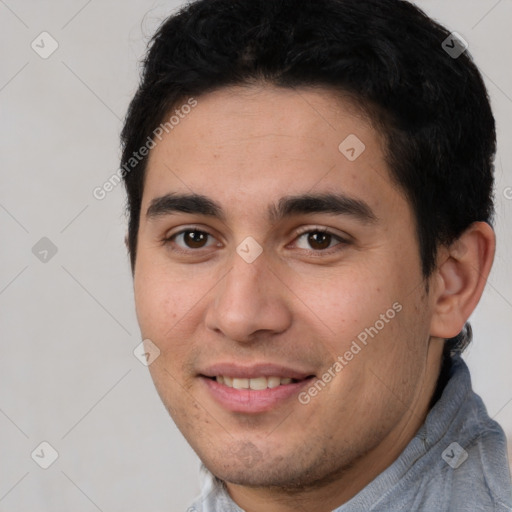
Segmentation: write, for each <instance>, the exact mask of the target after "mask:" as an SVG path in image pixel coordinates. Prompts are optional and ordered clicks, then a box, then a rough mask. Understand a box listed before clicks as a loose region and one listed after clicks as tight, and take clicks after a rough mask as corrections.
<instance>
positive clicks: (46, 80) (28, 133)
mask: <svg viewBox="0 0 512 512" xmlns="http://www.w3.org/2000/svg"><path fill="white" fill-rule="evenodd" d="M180 3H181V2H179V1H177V0H175V1H167V2H165V1H159V2H158V1H155V2H151V1H138V2H135V1H134V0H132V1H122V0H108V1H100V0H90V1H86V0H73V1H69V0H68V1H64V0H51V1H47V2H36V1H35V0H0V34H1V36H0V37H1V38H2V40H1V45H0V48H1V50H0V51H1V66H0V121H1V122H0V130H1V132H0V145H1V146H0V148H1V152H0V155H1V161H0V166H1V171H0V173H1V174H0V176H1V182H0V184H1V186H0V236H1V238H0V328H1V331H0V333H1V352H0V354H1V357H0V434H1V435H0V512H19V511H23V512H27V511H31V512H34V511H38V512H45V511H52V512H53V511H70V510H73V512H82V511H83V512H94V511H97V510H101V511H103V512H110V511H111V512H118V511H123V512H124V511H127V512H141V511H144V512H153V511H172V512H174V511H182V510H185V509H186V507H187V505H188V504H189V503H190V501H191V499H192V498H193V497H194V496H195V494H196V493H197V492H198V490H199V486H198V467H199V461H198V459H197V458H196V456H195V454H194V453H193V452H192V450H191V449H190V448H189V446H188V445H187V443H186V442H185V441H184V439H183V438H182V436H181V434H180V433H179V432H178V430H177V429H176V427H175V426H174V424H173V423H172V421H171V419H170V418H169V416H168V415H167V412H166V411H165V409H164V407H163V405H162V404H161V403H160V400H159V398H158V396H157V393H156V391H155V389H154V387H153V384H152V382H151V379H150V377H149V373H148V370H147V368H146V367H144V366H143V365H142V364H141V363H140V362H139V361H138V360H137V359H136V358H135V357H134V355H133V353H132V351H133V349H134V348H135V347H136V346H137V345H138V344H139V343H140V341H141V340H140V333H139V331H138V327H137V323H136V320H135V314H134V306H133V297H132V284H131V275H130V270H129V264H128V258H127V255H126V251H125V247H124V244H123V236H124V233H125V218H124V214H123V206H124V191H123V189H122V187H121V186H118V187H117V188H116V189H115V190H114V191H113V192H111V193H110V194H108V195H107V197H106V198H105V199H104V200H102V201H99V200H97V199H95V198H94V197H93V195H92V191H93V189H94V188H95V187H97V186H101V184H102V183H103V182H104V181H105V180H107V179H108V178H109V177H110V176H111V175H112V174H113V173H114V172H115V171H116V169H117V167H118V162H119V154H120V152H119V142H118V136H119V132H120V129H121V120H122V118H123V116H124V114H125V111H126V108H127V105H128V102H129V100H130V99H131V97H132V95H133V93H134V92H135V89H136V85H137V81H138V60H139V59H140V58H141V56H142V54H143V52H144V49H145V45H146V43H147V40H148V38H149V37H150V36H151V35H152V34H153V32H154V30H155V28H156V27H157V26H158V24H159V22H160V21H161V20H162V19H163V17H164V16H165V15H167V14H169V13H170V12H172V11H173V10H174V9H176V7H177V6H178V5H179V4H180ZM417 3H418V5H420V6H421V7H423V8H424V9H425V10H426V11H427V13H429V14H430V15H432V16H434V17H435V18H437V19H439V20H440V21H442V22H443V23H444V24H445V25H446V26H448V27H449V28H450V29H451V30H455V31H457V32H459V33H460V34H461V35H462V36H463V37H464V38H465V39H466V40H467V41H468V42H469V49H470V51H471V53H472V54H473V56H474V58H475V60H476V62H477V64H478V65H479V66H480V68H481V70H482V71H483V73H484V75H485V78H486V82H487V85H488V89H489V92H490V95H491V99H492V104H493V107H494V111H495V115H496V119H497V124H498V136H499V153H498V157H497V160H496V180H497V183H496V200H497V213H498V222H497V233H498V240H499V242H498V250H497V255H496V260H495V264H494V269H493V272H492V275H491V278H490V282H489V283H488V287H487V290H486V292H485V295H484V297H483V299H482V301H481V303H480V304H479V306H478V309H477V311H476V312H475V314H474V315H473V317H472V319H471V320H472V324H473V328H474V331H475V340H474V343H473V345H472V346H471V348H470V349H469V350H468V352H467V355H466V360H467V361H468V363H469V366H470V368H471V371H472V375H473V381H474V387H475V389H476V390H477V392H478V393H480V394H481V396H482V397H483V398H484V401H485V403H486V404H487V407H488V410H489V413H490V415H491V416H494V417H495V418H496V419H497V420H498V421H499V422H500V423H501V424H502V426H503V427H504V428H505V430H506V431H507V434H508V435H509V438H510V436H511V435H512V385H511V384H512V377H511V364H510V363H511V360H512V358H511V356H512V344H511V343H510V332H511V330H512V287H511V284H512V265H511V263H512V258H511V254H512V237H511V236H510V233H511V232H512V231H511V229H512V215H511V214H512V199H511V198H512V188H510V189H507V187H512V172H511V165H510V164H511V162H512V145H511V144H510V140H511V139H512V115H511V114H512V69H511V66H510V63H511V50H512V37H511V30H510V20H512V2H511V1H510V0H500V1H496V0H473V1H468V0H449V1H447V0H424V1H419V2H417ZM43 31H47V32H49V33H50V34H51V36H52V37H53V38H54V39H55V40H56V41H57V42H58V44H59V47H58V49H57V50H56V51H55V52H54V53H53V54H52V55H51V56H50V57H49V58H47V59H42V58H41V57H40V56H39V55H38V54H37V53H36V52H35V51H33V49H32V48H31V42H32V41H33V40H34V39H36V42H37V40H39V39H37V38H38V36H39V34H40V33H41V32H43ZM440 43H441V42H440ZM46 48H48V46H46ZM507 191H508V193H507ZM506 195H508V197H509V199H506V197H505V196H506ZM42 237H48V238H49V239H50V240H51V241H52V242H53V243H54V244H55V245H56V246H57V249H58V252H57V254H56V255H55V256H53V257H52V258H51V259H49V261H47V262H46V263H44V262H42V261H40V260H39V259H38V258H36V256H35V255H34V254H33V253H32V247H33V246H34V245H35V244H36V243H37V242H38V241H39V240H40V239H41V238H42ZM42 441H47V442H49V443H50V444H51V445H52V446H53V447H54V448H55V449H56V450H57V451H58V453H59V457H58V459H57V460H56V462H55V463H54V464H53V465H51V466H50V467H49V468H48V469H46V470H45V469H42V468H40V467H39V466H38V465H37V464H36V463H35V462H34V460H33V459H32V458H31V453H32V452H33V450H34V449H35V448H36V447H38V445H39V444H40V443H41V442H42ZM38 453H40V452H38ZM47 454H48V452H47V453H46V455H45V456H47Z"/></svg>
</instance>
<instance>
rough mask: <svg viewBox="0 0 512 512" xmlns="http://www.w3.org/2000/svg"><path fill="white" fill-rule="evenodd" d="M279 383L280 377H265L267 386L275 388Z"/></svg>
mask: <svg viewBox="0 0 512 512" xmlns="http://www.w3.org/2000/svg"><path fill="white" fill-rule="evenodd" d="M279 385H281V379H280V378H279V377H269V378H268V379H267V386H268V387H269V388H270V389H272V388H277V386H279Z"/></svg>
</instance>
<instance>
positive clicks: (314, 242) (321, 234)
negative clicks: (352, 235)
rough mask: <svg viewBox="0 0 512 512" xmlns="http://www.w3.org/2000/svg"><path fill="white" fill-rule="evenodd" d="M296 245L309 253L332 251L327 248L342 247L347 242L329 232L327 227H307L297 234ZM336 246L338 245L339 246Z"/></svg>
mask: <svg viewBox="0 0 512 512" xmlns="http://www.w3.org/2000/svg"><path fill="white" fill-rule="evenodd" d="M297 240H298V242H296V243H297V247H299V249H304V250H306V251H309V252H310V253H315V252H316V253H321V252H325V253H327V252H329V253H330V252H334V251H327V249H331V248H333V247H334V248H335V249H334V250H337V249H342V248H343V247H345V246H346V245H347V244H348V243H349V242H348V241H347V240H345V239H343V238H341V237H340V236H339V235H335V234H334V233H331V232H329V231H328V230H327V229H309V230H303V231H302V232H301V233H299V234H298V237H297ZM336 246H340V247H339V248H338V247H336Z"/></svg>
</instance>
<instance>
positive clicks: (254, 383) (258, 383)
mask: <svg viewBox="0 0 512 512" xmlns="http://www.w3.org/2000/svg"><path fill="white" fill-rule="evenodd" d="M215 379H216V380H217V382H218V383H220V384H224V385H225V386H227V387H228V388H235V389H253V390H255V391H261V390H263V389H267V388H269V389H273V388H277V386H283V385H286V384H291V382H292V379H290V378H289V377H286V378H281V377H255V378H253V379H238V378H232V377H227V376H225V375H219V376H217V377H216V378H215Z"/></svg>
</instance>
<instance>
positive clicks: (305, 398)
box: [298, 302, 402, 405]
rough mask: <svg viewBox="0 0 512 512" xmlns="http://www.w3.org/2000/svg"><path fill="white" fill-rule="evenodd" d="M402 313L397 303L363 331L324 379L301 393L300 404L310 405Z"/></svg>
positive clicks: (400, 305)
mask: <svg viewBox="0 0 512 512" xmlns="http://www.w3.org/2000/svg"><path fill="white" fill-rule="evenodd" d="M400 311H402V304H400V303H399V302H395V303H394V304H393V305H392V306H391V307H390V308H389V309H388V310H387V311H386V312H385V313H382V314H381V315H380V317H379V319H378V320H377V321H376V322H375V323H374V324H373V325H372V326H370V327H366V328H365V329H364V330H363V331H361V332H360V333H359V334H358V335H357V337H356V339H354V340H352V343H351V344H350V347H349V348H348V350H346V351H345V353H344V354H343V355H339V356H338V357H337V358H336V361H335V362H334V363H333V364H332V365H331V366H330V367H329V368H328V369H327V371H326V372H325V373H324V374H323V375H322V377H321V378H319V379H317V380H316V381H315V382H314V383H313V384H312V385H311V386H310V387H309V388H308V389H307V390H306V391H302V392H301V393H299V396H298V400H299V402H300V403H301V404H303V405H307V404H309V402H311V399H312V398H314V397H315V396H317V395H318V393H320V392H321V391H322V390H323V389H324V388H325V387H326V386H327V384H329V382H331V381H332V380H333V379H334V378H335V377H336V375H338V374H339V373H340V372H341V371H342V370H343V369H344V368H345V367H346V366H347V365H348V364H349V363H350V361H352V360H353V359H354V357H355V356H356V355H357V354H359V353H360V352H361V351H362V350H363V348H365V347H366V346H368V343H369V341H370V340H371V339H373V338H375V336H377V335H378V334H379V332H380V331H382V329H384V328H385V327H386V324H389V322H390V321H391V320H393V319H394V318H395V317H396V315H397V314H398V313H400Z"/></svg>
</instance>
